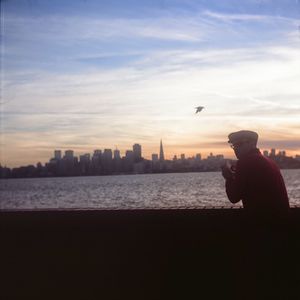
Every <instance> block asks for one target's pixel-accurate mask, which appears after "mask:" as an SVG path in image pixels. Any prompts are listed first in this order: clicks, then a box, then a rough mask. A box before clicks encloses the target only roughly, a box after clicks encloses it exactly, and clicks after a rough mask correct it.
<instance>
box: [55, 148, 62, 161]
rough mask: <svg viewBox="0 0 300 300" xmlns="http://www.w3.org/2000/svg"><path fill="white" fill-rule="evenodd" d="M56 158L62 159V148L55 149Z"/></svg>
mask: <svg viewBox="0 0 300 300" xmlns="http://www.w3.org/2000/svg"><path fill="white" fill-rule="evenodd" d="M54 158H55V159H56V160H60V159H61V150H54Z"/></svg>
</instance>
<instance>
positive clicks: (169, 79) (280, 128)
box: [0, 0, 300, 167]
mask: <svg viewBox="0 0 300 300" xmlns="http://www.w3.org/2000/svg"><path fill="white" fill-rule="evenodd" d="M299 16H300V1H298V0H281V1H275V0H274V1H272V0H245V1H238V0H230V1H218V0H210V1H208V0H206V1H204V0H202V1H201V0H197V1H193V0H186V1H179V0H178V1H177V0H172V1H168V0H165V1H163V0H160V1H158V0H151V1H150V0H149V1H148V0H147V1H142V0H139V1H138V0H119V1H117V0H105V1H104V0H103V1H101V0H99V1H96V0H95V1H92V0H72V1H58V0H51V1H48V0H43V1H42V0H26V1H25V0H4V1H3V0H2V1H1V100H0V126H1V127H0V133H1V138H0V144H1V152H0V163H1V165H6V166H8V167H16V166H20V165H28V164H36V163H37V162H42V163H45V162H47V161H48V160H49V158H51V157H53V151H54V149H61V150H63V151H64V150H67V149H73V150H74V151H75V155H79V154H83V153H92V152H93V150H94V149H104V148H111V149H115V148H116V147H117V148H118V149H119V150H120V151H121V155H124V153H125V150H126V149H131V148H132V145H133V144H134V143H139V144H141V145H142V151H143V156H144V157H145V158H150V157H151V154H152V153H158V152H159V143H160V139H162V140H163V144H164V152H165V156H166V157H167V158H172V157H173V156H174V155H175V154H177V155H180V154H181V153H185V154H186V156H192V155H195V154H196V153H201V154H202V157H205V156H206V155H208V154H209V153H210V152H213V153H214V154H221V153H222V154H224V155H225V157H229V158H230V157H233V153H232V150H231V149H230V148H229V147H228V143H227V136H228V134H229V133H230V132H233V131H237V130H242V129H247V130H254V131H257V132H258V134H259V144H258V146H259V147H260V148H261V150H265V149H270V148H276V149H278V150H286V151H287V154H288V155H296V154H300V84H299V79H300V51H299V50H300V17H299ZM196 106H204V107H205V108H204V110H203V111H202V112H201V113H198V114H195V107H196Z"/></svg>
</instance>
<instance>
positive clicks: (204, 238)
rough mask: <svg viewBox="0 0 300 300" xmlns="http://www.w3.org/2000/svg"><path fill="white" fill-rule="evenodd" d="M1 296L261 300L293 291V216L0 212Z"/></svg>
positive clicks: (297, 231)
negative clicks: (281, 219)
mask: <svg viewBox="0 0 300 300" xmlns="http://www.w3.org/2000/svg"><path fill="white" fill-rule="evenodd" d="M0 226H1V227H0V228H1V259H2V261H3V262H4V263H3V264H2V274H3V275H4V278H5V279H4V281H3V282H2V283H3V287H5V288H4V289H3V290H2V295H5V297H4V298H5V299H16V298H22V299H23V298H30V299H45V298H46V299H48V298H49V299H54V298H57V299H69V298H76V299H169V298H170V299H174V298H177V299H194V298H197V299H202V298H204V299H205V298H210V299H212V298H215V299H225V298H229V297H230V299H258V298H259V297H260V296H262V298H265V299H267V298H269V296H274V297H275V296H276V298H277V296H284V298H280V297H279V298H280V299H290V298H287V297H286V296H289V297H294V295H296V293H298V287H299V282H300V281H299V280H300V277H299V274H298V273H299V271H298V270H299V267H300V263H299V262H300V259H299V253H300V242H299V236H300V209H297V208H293V209H291V214H290V216H289V219H288V221H287V222H286V223H285V224H283V223H280V224H270V223H268V220H265V221H262V220H260V221H259V222H258V221H257V220H253V219H251V218H249V217H247V215H246V214H245V213H244V211H243V210H242V209H170V210H169V209H167V210H155V209H154V210H53V211H49V210H46V211H1V212H0Z"/></svg>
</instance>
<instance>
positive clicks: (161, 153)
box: [159, 140, 165, 162]
mask: <svg viewBox="0 0 300 300" xmlns="http://www.w3.org/2000/svg"><path fill="white" fill-rule="evenodd" d="M159 161H160V162H163V161H165V155H164V149H163V144H162V140H160V149H159Z"/></svg>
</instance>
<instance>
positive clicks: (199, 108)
mask: <svg viewBox="0 0 300 300" xmlns="http://www.w3.org/2000/svg"><path fill="white" fill-rule="evenodd" d="M203 108H204V106H197V107H195V109H196V113H198V112H200V111H201V110H202V109H203Z"/></svg>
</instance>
